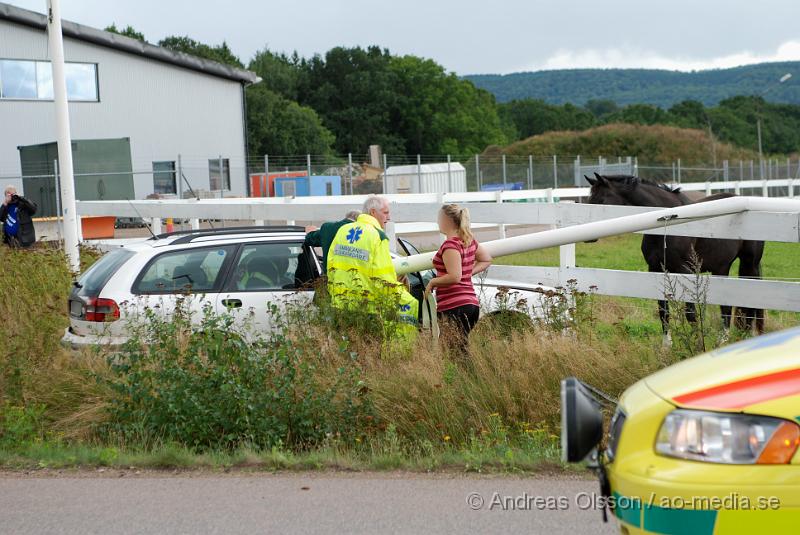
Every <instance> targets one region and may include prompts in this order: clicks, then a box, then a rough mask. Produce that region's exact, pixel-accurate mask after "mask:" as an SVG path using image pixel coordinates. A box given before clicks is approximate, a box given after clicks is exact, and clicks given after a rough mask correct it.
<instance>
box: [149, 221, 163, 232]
mask: <svg viewBox="0 0 800 535" xmlns="http://www.w3.org/2000/svg"><path fill="white" fill-rule="evenodd" d="M150 227H151V230H152V231H153V234H155V235H156V236H158V235H159V234H161V218H160V217H151V218H150Z"/></svg>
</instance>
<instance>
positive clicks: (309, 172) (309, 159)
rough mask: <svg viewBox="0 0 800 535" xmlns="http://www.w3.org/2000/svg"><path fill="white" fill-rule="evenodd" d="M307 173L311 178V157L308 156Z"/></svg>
mask: <svg viewBox="0 0 800 535" xmlns="http://www.w3.org/2000/svg"><path fill="white" fill-rule="evenodd" d="M306 173H307V174H308V176H309V177H311V155H310V154H306Z"/></svg>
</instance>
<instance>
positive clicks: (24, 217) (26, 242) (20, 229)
mask: <svg viewBox="0 0 800 535" xmlns="http://www.w3.org/2000/svg"><path fill="white" fill-rule="evenodd" d="M3 193H4V198H3V205H2V206H0V223H2V224H3V243H5V244H7V245H9V246H11V247H30V246H31V245H33V244H34V242H36V231H35V230H34V228H33V215H34V214H35V213H36V203H35V202H32V201H29V200H28V199H26V198H25V197H22V196H20V195H17V188H15V187H14V186H6V189H5V191H4V192H3Z"/></svg>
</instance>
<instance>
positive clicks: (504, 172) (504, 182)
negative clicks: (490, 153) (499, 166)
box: [502, 154, 506, 189]
mask: <svg viewBox="0 0 800 535" xmlns="http://www.w3.org/2000/svg"><path fill="white" fill-rule="evenodd" d="M502 160H503V188H504V189H505V185H506V155H505V154H503V156H502Z"/></svg>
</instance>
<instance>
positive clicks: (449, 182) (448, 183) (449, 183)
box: [447, 154, 453, 193]
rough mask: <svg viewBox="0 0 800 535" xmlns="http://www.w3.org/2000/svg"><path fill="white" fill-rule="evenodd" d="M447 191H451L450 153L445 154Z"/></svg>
mask: <svg viewBox="0 0 800 535" xmlns="http://www.w3.org/2000/svg"><path fill="white" fill-rule="evenodd" d="M447 193H453V178H452V177H451V176H450V155H449V154H448V155H447Z"/></svg>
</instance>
